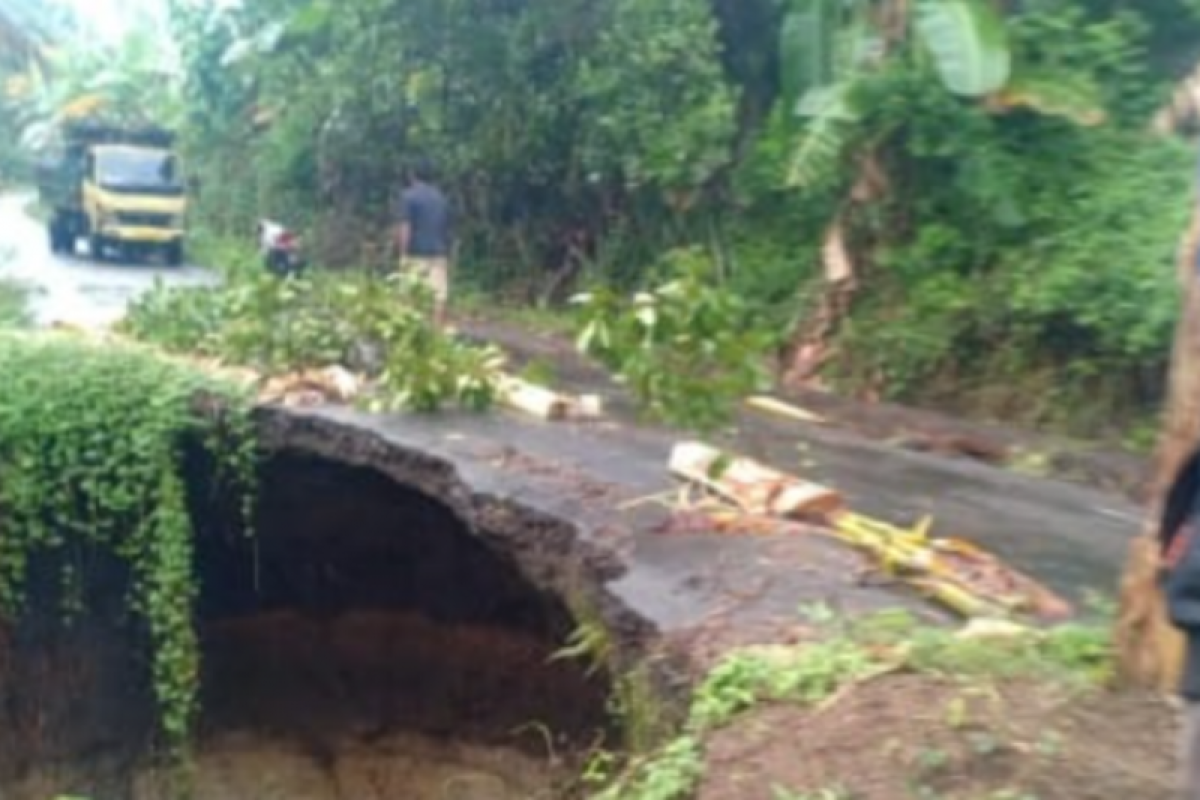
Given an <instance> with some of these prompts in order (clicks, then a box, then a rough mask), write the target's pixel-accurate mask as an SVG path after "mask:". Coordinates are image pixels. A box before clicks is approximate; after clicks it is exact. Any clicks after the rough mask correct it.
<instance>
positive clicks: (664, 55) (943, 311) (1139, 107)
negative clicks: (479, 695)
mask: <svg viewBox="0 0 1200 800" xmlns="http://www.w3.org/2000/svg"><path fill="white" fill-rule="evenodd" d="M994 8H995V4H991V3H985V2H982V1H981V0H944V1H940V0H924V1H923V2H920V3H915V4H901V3H893V2H886V1H884V0H875V1H873V2H852V3H835V2H830V1H829V0H752V1H751V2H738V3H730V2H723V1H721V0H686V1H685V2H679V3H671V4H666V5H662V6H655V7H654V8H649V7H647V6H645V5H644V4H641V3H637V2H613V3H608V4H602V5H600V6H597V5H596V4H594V3H584V2H568V3H563V2H560V1H559V0H554V2H550V0H532V1H531V2H527V3H521V4H516V5H513V4H502V5H500V6H487V7H483V6H478V4H472V3H469V2H467V3H464V2H453V3H446V2H442V0H437V1H436V2H434V1H433V0H429V1H428V2H425V1H422V2H407V3H403V4H398V3H395V2H390V0H371V2H361V3H355V4H353V6H352V7H345V8H343V7H342V6H338V5H336V4H332V3H325V2H318V1H316V0H314V1H313V2H301V3H295V4H292V5H290V6H288V7H286V8H283V9H281V8H280V7H278V6H277V5H276V4H273V3H269V2H266V0H252V1H251V2H246V3H242V4H240V5H238V6H234V7H225V8H223V9H221V10H217V9H213V8H206V7H202V6H193V7H188V8H186V9H180V13H179V14H177V15H176V17H175V19H174V24H175V25H176V29H177V33H178V36H179V39H180V41H181V42H182V47H183V54H184V61H185V66H186V80H185V85H184V99H185V103H184V109H185V116H184V119H183V120H182V123H183V124H182V130H183V132H184V137H185V141H186V146H187V150H188V152H189V157H190V159H191V163H192V165H193V169H194V170H195V171H196V174H197V175H198V176H199V177H200V178H201V182H202V185H201V187H200V192H199V198H198V213H197V215H196V219H197V221H198V222H199V224H201V225H203V226H206V227H208V228H209V229H211V230H215V231H218V232H227V233H236V232H239V231H243V230H245V226H246V224H247V220H252V219H253V218H254V217H255V216H256V215H258V214H266V215H269V216H273V217H282V218H286V219H287V220H288V221H289V222H291V223H293V224H295V225H298V226H301V227H303V228H305V229H306V230H307V231H309V232H310V234H311V236H312V241H313V242H314V247H315V250H316V257H317V260H318V261H319V262H321V263H323V264H326V265H328V266H331V267H336V266H337V265H339V264H348V265H364V264H365V265H370V266H374V267H377V268H387V267H388V266H389V265H390V261H391V257H390V255H389V251H388V244H387V234H386V227H387V223H388V221H389V202H390V199H391V197H392V196H393V193H394V192H395V190H396V187H397V185H398V182H399V180H400V176H401V173H402V170H403V166H404V164H405V163H406V161H408V160H411V159H412V158H413V157H414V156H416V155H423V156H426V157H429V158H431V159H433V160H434V161H435V163H436V164H437V165H438V167H439V169H440V172H441V180H442V182H443V183H444V184H445V185H446V187H447V188H448V189H449V190H450V191H451V193H452V194H453V195H454V199H455V201H456V204H457V206H458V208H459V211H460V215H459V216H460V220H461V225H460V230H461V234H462V237H461V239H462V241H461V244H462V248H461V254H460V255H461V257H460V267H459V270H458V272H457V278H458V281H459V284H460V285H459V288H460V289H463V290H466V289H470V290H472V291H473V292H475V293H481V292H482V293H486V294H487V295H488V296H490V297H492V298H495V299H496V304H497V305H499V304H500V303H501V302H507V303H509V304H515V305H517V306H537V307H546V308H556V307H562V305H563V304H564V303H566V302H567V301H568V300H569V298H571V297H572V296H574V295H575V294H578V293H582V292H586V293H589V294H590V295H591V296H592V297H593V298H597V297H602V296H605V293H608V292H616V293H618V294H620V295H622V296H625V297H633V296H635V295H637V293H638V292H646V293H649V294H653V293H654V292H655V291H656V290H658V289H662V288H663V287H664V286H669V285H672V283H673V282H674V281H675V279H676V276H674V275H672V274H670V271H669V270H666V269H664V266H663V265H664V264H669V263H670V262H671V261H672V258H671V257H667V254H668V253H672V252H676V251H679V250H681V249H682V250H685V251H687V252H690V253H692V254H693V256H692V257H693V258H695V259H697V260H704V261H706V262H707V265H706V267H705V270H706V289H709V290H711V292H712V293H714V294H715V293H720V294H721V295H722V296H723V297H725V298H726V299H725V300H723V301H722V302H723V304H724V305H726V306H728V307H731V308H732V307H738V308H741V309H744V312H739V313H738V314H736V315H735V316H738V317H739V318H740V317H749V318H752V319H754V320H755V321H756V322H758V323H759V325H758V326H756V327H761V328H763V329H764V330H765V333H766V335H765V336H762V337H760V336H756V335H755V336H751V335H746V336H738V335H733V334H730V335H729V336H728V337H727V339H726V341H724V342H722V343H720V344H719V345H718V346H717V348H716V349H717V350H718V351H722V352H727V351H731V350H732V351H736V352H737V353H738V354H739V358H736V359H729V361H732V362H734V363H741V364H749V363H752V362H754V363H764V364H766V365H767V367H768V368H769V370H770V371H772V372H774V373H775V375H776V376H790V377H791V378H793V379H796V380H819V381H821V382H824V383H826V384H831V385H833V386H835V387H838V388H840V389H841V390H843V391H845V392H848V393H853V394H855V395H859V396H864V397H872V398H875V397H878V398H889V399H896V400H900V401H905V402H911V403H917V404H922V405H927V406H934V407H937V408H941V409H946V410H950V411H955V412H962V413H966V414H969V415H976V416H985V417H990V418H998V419H1005V420H1009V421H1015V422H1019V423H1024V424H1032V425H1044V426H1051V427H1055V428H1058V429H1063V430H1066V431H1068V432H1074V433H1082V434H1086V435H1089V436H1096V435H1107V434H1118V433H1124V431H1125V429H1126V428H1128V427H1130V426H1138V425H1143V424H1144V422H1143V421H1144V420H1145V419H1147V418H1152V417H1153V416H1154V414H1155V409H1156V408H1157V404H1158V402H1159V400H1160V398H1161V387H1162V386H1163V377H1164V372H1165V367H1166V353H1167V349H1168V348H1167V344H1168V341H1169V336H1170V332H1171V330H1172V325H1173V321H1174V319H1175V317H1176V314H1177V304H1176V300H1175V283H1174V270H1173V264H1172V259H1173V254H1174V252H1175V245H1176V241H1177V237H1178V231H1179V229H1180V227H1181V225H1182V223H1183V220H1184V219H1185V217H1186V213H1187V208H1188V205H1189V203H1190V191H1191V182H1192V181H1191V175H1192V173H1193V172H1194V170H1193V169H1192V161H1193V158H1192V155H1191V154H1190V152H1189V148H1188V147H1187V146H1186V145H1185V143H1184V142H1183V141H1182V140H1181V139H1178V138H1175V137H1173V136H1172V135H1159V134H1155V133H1151V132H1150V131H1149V127H1150V122H1151V119H1152V118H1153V117H1154V116H1155V114H1156V112H1157V110H1158V109H1159V108H1160V107H1162V106H1163V104H1164V102H1165V101H1166V99H1167V98H1168V96H1169V94H1170V91H1171V90H1172V88H1173V85H1174V81H1176V80H1177V79H1178V78H1179V77H1181V76H1182V74H1183V73H1184V71H1186V69H1188V68H1189V67H1190V65H1191V62H1192V60H1193V59H1194V57H1195V53H1194V52H1193V51H1192V48H1191V45H1190V44H1188V42H1190V41H1191V40H1192V39H1194V35H1193V33H1194V32H1195V31H1196V30H1200V20H1198V18H1197V10H1196V8H1195V7H1194V4H1190V3H1187V2H1183V0H1156V2H1153V3H1146V4H1139V5H1138V6H1137V7H1136V8H1132V7H1121V8H1120V9H1119V10H1117V9H1115V8H1114V7H1113V6H1112V4H1111V3H1108V2H1106V0H1044V2H1036V3H1026V4H1022V5H1021V6H1020V7H1019V9H1013V8H1012V7H1009V8H1010V10H1009V11H1008V12H1006V13H1005V15H1004V16H1003V17H1001V16H999V15H998V14H997V12H995V11H994V10H992V9H994ZM429 31H438V34H437V36H436V37H433V36H431V35H430V34H429V33H428V32H429ZM312 63H321V64H322V65H323V68H322V70H321V71H320V72H318V73H314V72H313V70H311V69H310V68H309V66H308V65H310V64H312ZM301 76H302V77H301ZM620 310H621V312H622V313H623V314H624V319H622V320H618V319H615V318H612V315H611V312H606V313H608V315H609V317H610V322H611V327H612V328H613V330H620V331H630V332H635V333H641V334H644V333H645V330H643V329H642V328H639V325H642V326H644V321H645V318H646V315H647V311H646V309H645V308H644V307H641V306H639V305H638V304H637V303H630V302H626V303H624V304H623V307H622V308H621V309H620ZM711 319H712V317H710V316H706V315H696V316H695V317H694V318H690V319H688V318H681V319H679V320H677V321H676V322H678V324H681V325H684V326H685V332H684V333H685V335H676V334H671V335H670V336H665V337H664V338H662V339H659V340H656V341H655V343H654V347H653V348H651V349H649V350H648V351H646V350H643V349H641V348H639V349H638V350H636V351H634V352H628V351H629V341H628V337H622V336H617V337H616V339H615V345H614V347H613V348H612V349H611V350H609V351H608V352H606V353H603V354H602V355H604V356H605V361H606V362H607V363H610V364H612V365H613V366H614V368H615V369H616V370H617V371H619V372H620V373H622V374H623V375H625V377H626V378H627V379H628V380H629V382H630V384H631V387H632V388H634V390H635V392H636V393H639V394H641V395H643V396H644V397H645V399H646V400H647V403H648V405H649V406H650V407H651V408H652V409H654V410H657V411H660V412H661V411H662V410H663V409H664V407H667V406H670V405H671V404H672V403H673V402H674V398H675V396H676V393H675V392H672V391H670V390H663V391H662V392H658V391H657V390H656V388H655V387H654V386H652V385H651V384H652V383H653V381H654V380H662V381H668V380H670V378H659V377H657V375H658V373H661V372H663V371H665V370H670V369H672V368H673V367H674V368H675V369H679V365H680V364H691V363H692V362H693V356H694V355H695V344H694V342H695V341H699V340H701V339H703V338H704V337H705V336H707V335H711V330H710V328H709V327H708V326H709V322H710V320H711ZM674 324H675V322H673V323H672V325H674ZM672 342H675V343H678V344H679V346H678V347H676V346H675V345H674V344H672ZM776 345H778V346H776ZM704 355H705V358H709V357H710V355H709V354H704ZM722 363H728V362H727V361H726V360H724V359H722ZM684 371H686V368H684ZM734 372H735V373H736V372H737V370H734ZM651 373H652V374H653V375H654V377H653V379H651V378H648V377H647V376H648V375H649V374H651ZM731 380H735V381H736V382H738V383H744V382H745V379H744V378H740V377H739V378H731ZM682 384H683V385H684V386H686V384H687V381H686V380H684V381H682ZM656 394H657V395H659V396H658V397H656V396H655V395H656ZM664 404H665V405H664ZM700 416H701V417H705V416H707V413H706V412H702V413H701V415H700Z"/></svg>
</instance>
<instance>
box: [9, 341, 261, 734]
mask: <svg viewBox="0 0 1200 800" xmlns="http://www.w3.org/2000/svg"><path fill="white" fill-rule="evenodd" d="M0 385H3V386H4V391H3V392H0V615H2V616H6V617H10V618H14V619H16V618H19V617H20V616H21V615H22V614H24V613H27V612H31V611H32V610H33V609H32V608H31V607H30V606H31V605H32V604H33V603H34V602H42V601H44V599H45V598H44V597H43V596H42V594H43V593H41V592H34V591H33V589H32V586H31V576H32V574H33V567H34V565H39V566H43V567H44V566H45V565H49V566H50V567H52V568H54V569H56V570H58V571H59V572H60V574H61V583H62V587H63V588H62V592H61V595H62V599H61V600H60V604H61V605H62V608H60V609H58V611H60V612H62V613H64V614H68V615H69V614H71V613H73V612H75V611H78V608H79V606H80V598H81V597H83V596H86V595H84V594H83V593H84V592H86V591H87V581H88V578H89V576H88V575H87V574H86V569H85V571H83V572H82V574H81V572H80V569H79V566H78V564H79V562H80V561H83V563H88V562H87V561H86V560H81V559H77V558H75V557H74V556H76V555H77V554H79V553H84V552H87V553H94V552H100V553H103V554H106V555H108V556H111V557H115V558H116V559H118V560H119V561H120V562H121V563H123V564H124V565H125V566H126V568H127V571H128V575H129V587H128V603H129V608H130V611H131V612H132V615H131V618H132V619H134V620H136V621H137V622H136V625H138V626H139V630H137V631H135V633H137V634H138V635H139V636H141V637H144V638H145V640H146V641H148V642H149V645H150V648H151V653H150V658H149V662H150V672H151V677H152V680H153V691H154V696H155V698H156V700H157V703H158V707H159V714H160V723H161V728H162V733H163V734H164V736H165V738H166V740H167V743H168V744H169V745H170V746H171V747H172V748H175V749H178V748H181V747H182V746H183V745H184V744H185V743H186V740H187V736H188V734H189V732H190V730H191V727H192V723H193V722H194V720H195V717H196V713H197V710H198V701H197V689H198V683H199V648H198V644H197V637H196V632H195V629H194V627H193V606H194V603H195V601H196V598H197V593H198V592H197V590H198V587H197V581H196V575H195V572H194V570H193V563H192V561H193V559H192V556H193V527H192V519H191V516H190V513H189V508H188V497H187V490H186V483H185V474H184V462H185V455H186V452H187V449H188V448H189V447H191V446H193V445H194V446H197V447H201V448H203V449H204V450H205V451H207V453H208V454H209V455H210V456H211V457H213V459H214V460H215V462H216V463H217V464H218V465H219V469H218V470H217V472H218V475H217V478H218V480H219V482H220V483H221V488H222V490H225V491H234V492H236V493H237V494H238V495H239V497H240V499H241V502H242V505H241V510H242V514H243V517H244V520H245V521H246V522H247V523H248V522H249V515H250V512H251V511H252V501H253V496H254V474H255V452H254V443H253V441H254V440H253V436H252V431H251V428H250V419H249V415H248V413H247V412H248V409H249V403H248V396H247V395H246V394H244V393H243V392H242V391H241V390H240V389H239V388H237V387H236V386H234V385H232V384H229V383H226V382H223V381H221V380H218V379H215V378H213V377H211V376H208V375H206V374H204V373H203V372H200V371H199V370H197V369H195V368H193V367H191V366H190V365H187V364H185V363H183V362H177V361H170V360H166V359H163V358H162V357H161V356H158V355H155V354H154V353H153V352H151V351H149V350H147V349H142V348H140V347H135V346H132V345H115V344H113V343H104V344H103V345H101V344H95V343H91V342H88V341H85V340H80V339H76V338H72V337H66V336H46V335H39V336H32V335H20V334H15V333H8V334H0ZM214 399H215V400H217V402H213V400H214ZM248 527H249V526H248V525H247V529H248ZM38 610H42V609H38Z"/></svg>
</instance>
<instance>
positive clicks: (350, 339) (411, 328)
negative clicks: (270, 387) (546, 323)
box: [122, 270, 500, 411]
mask: <svg viewBox="0 0 1200 800" xmlns="http://www.w3.org/2000/svg"><path fill="white" fill-rule="evenodd" d="M431 305H432V302H431V299H430V298H429V297H428V296H427V293H426V292H425V291H424V287H423V286H420V285H416V284H413V283H410V282H406V281H401V280H399V279H395V278H392V279H383V278H377V277H374V276H370V275H365V274H362V275H360V274H348V273H335V274H324V275H316V276H312V277H303V278H288V279H282V280H281V279H279V278H276V277H274V276H272V275H270V274H267V273H265V272H261V271H253V270H251V271H242V272H231V273H230V274H229V276H228V279H227V280H226V282H225V283H224V284H223V285H222V286H221V287H220V288H172V289H168V288H165V287H159V288H157V289H156V290H155V291H152V292H150V293H148V294H146V295H144V296H143V297H142V298H140V299H139V300H138V301H137V302H136V303H134V305H133V306H132V308H131V309H130V312H129V315H128V317H127V319H126V320H125V321H124V322H123V323H122V324H123V327H124V330H125V331H126V332H128V333H130V334H132V335H133V336H135V337H137V338H139V339H142V340H144V341H147V342H151V343H154V344H157V345H159V346H161V347H164V348H166V349H168V350H171V351H175V352H181V353H196V354H199V355H205V356H212V357H215V358H218V359H221V360H222V361H225V362H228V363H233V364H239V365H244V366H248V367H252V368H254V369H256V370H258V371H260V372H263V373H266V374H268V375H279V374H284V373H290V372H296V371H300V370H304V369H310V368H323V367H329V366H335V365H349V366H352V367H354V368H355V369H357V370H360V371H363V372H366V373H369V374H371V375H372V376H373V377H375V378H376V381H375V386H374V388H373V390H372V391H371V393H370V394H369V395H368V396H367V397H366V398H364V402H365V403H366V404H367V405H368V407H370V408H372V409H375V410H387V409H397V408H407V409H413V410H418V411H433V410H436V409H438V408H440V407H442V406H443V405H445V404H447V403H453V404H457V405H459V406H461V407H464V408H469V409H484V408H487V407H488V406H490V405H491V403H492V402H493V400H494V398H495V394H496V380H497V377H498V375H497V368H498V367H499V365H500V358H499V354H498V353H497V351H495V350H494V349H492V348H479V347H473V346H470V345H466V344H463V343H460V342H458V341H456V340H455V339H453V338H451V337H450V336H447V335H445V334H443V333H441V332H440V331H438V330H436V329H435V328H434V327H433V326H432V325H431V324H430V308H431Z"/></svg>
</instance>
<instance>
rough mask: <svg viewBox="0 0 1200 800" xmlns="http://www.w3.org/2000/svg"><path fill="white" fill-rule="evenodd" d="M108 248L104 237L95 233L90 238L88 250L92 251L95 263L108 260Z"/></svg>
mask: <svg viewBox="0 0 1200 800" xmlns="http://www.w3.org/2000/svg"><path fill="white" fill-rule="evenodd" d="M107 246H108V243H107V242H106V241H104V237H103V236H100V235H99V234H95V233H93V234H92V235H91V236H89V237H88V250H90V251H91V253H92V260H93V261H106V260H107V259H108V256H107V253H106V252H105V249H104V248H105V247H107Z"/></svg>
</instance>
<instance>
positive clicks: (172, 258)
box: [166, 242, 183, 267]
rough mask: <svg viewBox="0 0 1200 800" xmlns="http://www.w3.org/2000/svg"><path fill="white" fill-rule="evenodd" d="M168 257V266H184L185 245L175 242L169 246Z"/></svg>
mask: <svg viewBox="0 0 1200 800" xmlns="http://www.w3.org/2000/svg"><path fill="white" fill-rule="evenodd" d="M166 257H167V264H168V266H172V267H178V266H182V265H183V243H182V242H173V243H171V244H169V245H167V249H166Z"/></svg>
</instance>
